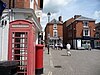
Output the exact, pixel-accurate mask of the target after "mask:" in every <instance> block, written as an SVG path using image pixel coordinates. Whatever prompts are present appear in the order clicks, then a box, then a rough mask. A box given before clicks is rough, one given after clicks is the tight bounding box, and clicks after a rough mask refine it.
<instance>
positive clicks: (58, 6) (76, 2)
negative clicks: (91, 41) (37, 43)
mask: <svg viewBox="0 0 100 75" xmlns="http://www.w3.org/2000/svg"><path fill="white" fill-rule="evenodd" d="M48 12H51V20H52V19H54V18H55V19H57V20H58V17H59V16H62V19H63V21H66V20H68V19H69V18H71V17H73V16H74V15H82V16H85V17H89V18H93V19H96V22H100V0H44V7H43V14H42V19H41V25H42V27H43V29H44V28H45V26H46V23H47V21H48V18H47V13H48Z"/></svg>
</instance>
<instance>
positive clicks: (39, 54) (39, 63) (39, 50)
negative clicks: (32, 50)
mask: <svg viewBox="0 0 100 75" xmlns="http://www.w3.org/2000/svg"><path fill="white" fill-rule="evenodd" d="M43 47H44V45H42V44H38V45H36V62H35V74H43Z"/></svg>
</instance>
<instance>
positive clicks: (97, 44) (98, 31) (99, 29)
mask: <svg viewBox="0 0 100 75" xmlns="http://www.w3.org/2000/svg"><path fill="white" fill-rule="evenodd" d="M95 37H96V38H97V40H96V41H95V48H99V49H100V22H99V23H97V24H96V34H95Z"/></svg>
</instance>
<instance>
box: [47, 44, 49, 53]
mask: <svg viewBox="0 0 100 75" xmlns="http://www.w3.org/2000/svg"><path fill="white" fill-rule="evenodd" d="M47 49H48V54H49V44H47Z"/></svg>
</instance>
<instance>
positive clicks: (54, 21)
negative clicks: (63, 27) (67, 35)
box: [49, 19, 62, 24]
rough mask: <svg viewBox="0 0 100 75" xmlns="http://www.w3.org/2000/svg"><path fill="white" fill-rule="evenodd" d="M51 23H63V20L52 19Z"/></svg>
mask: <svg viewBox="0 0 100 75" xmlns="http://www.w3.org/2000/svg"><path fill="white" fill-rule="evenodd" d="M49 23H53V24H58V23H61V24H62V22H61V21H57V20H56V19H53V20H51V22H49Z"/></svg>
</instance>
